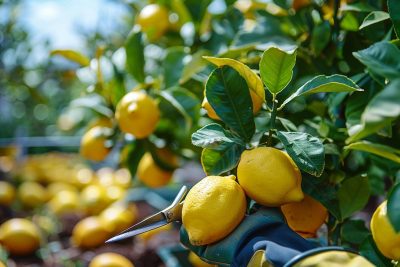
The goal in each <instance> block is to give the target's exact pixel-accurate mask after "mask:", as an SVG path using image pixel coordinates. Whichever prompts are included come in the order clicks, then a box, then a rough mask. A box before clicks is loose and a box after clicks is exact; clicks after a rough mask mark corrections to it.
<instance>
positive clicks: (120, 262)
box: [89, 252, 134, 267]
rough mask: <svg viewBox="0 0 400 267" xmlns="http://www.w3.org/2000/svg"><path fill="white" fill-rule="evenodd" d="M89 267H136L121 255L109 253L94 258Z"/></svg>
mask: <svg viewBox="0 0 400 267" xmlns="http://www.w3.org/2000/svg"><path fill="white" fill-rule="evenodd" d="M89 267H134V265H133V264H132V263H131V262H130V261H129V260H128V259H127V258H125V257H124V256H122V255H120V254H117V253H112V252H107V253H102V254H99V255H97V256H96V257H94V258H93V259H92V261H91V262H90V264H89Z"/></svg>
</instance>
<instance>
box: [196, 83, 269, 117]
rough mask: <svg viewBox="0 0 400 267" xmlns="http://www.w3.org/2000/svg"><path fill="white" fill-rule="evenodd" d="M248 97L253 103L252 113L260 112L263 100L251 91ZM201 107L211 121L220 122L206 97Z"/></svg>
mask: <svg viewBox="0 0 400 267" xmlns="http://www.w3.org/2000/svg"><path fill="white" fill-rule="evenodd" d="M250 96H251V100H252V102H253V113H254V114H257V113H258V112H259V111H260V109H261V107H262V104H263V102H264V100H263V99H262V98H261V97H260V96H258V95H257V94H256V93H255V92H253V90H250ZM201 107H202V108H204V109H205V110H206V111H207V115H208V117H210V118H211V119H214V120H221V118H220V117H219V116H218V115H217V113H216V112H215V110H214V109H213V107H212V106H211V105H210V103H209V102H208V100H207V98H206V97H204V99H203V103H202V104H201Z"/></svg>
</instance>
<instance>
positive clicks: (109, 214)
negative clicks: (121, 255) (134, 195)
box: [99, 205, 137, 234]
mask: <svg viewBox="0 0 400 267" xmlns="http://www.w3.org/2000/svg"><path fill="white" fill-rule="evenodd" d="M136 217H137V210H136V208H135V207H134V206H132V207H126V206H124V205H112V206H110V207H108V208H107V209H105V210H103V211H102V212H101V213H100V215H99V218H100V220H101V223H102V224H103V225H104V226H105V227H106V228H107V229H108V230H109V231H110V232H111V233H113V234H118V233H120V232H122V231H123V230H125V229H127V228H128V227H129V226H131V225H132V224H133V223H134V222H135V220H136Z"/></svg>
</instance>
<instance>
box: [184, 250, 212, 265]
mask: <svg viewBox="0 0 400 267" xmlns="http://www.w3.org/2000/svg"><path fill="white" fill-rule="evenodd" d="M188 259H189V262H190V263H191V264H192V265H193V266H194V267H215V266H217V265H214V264H209V263H207V262H205V261H203V260H202V259H201V258H200V257H199V256H197V255H196V254H195V253H194V252H193V251H190V253H189V257H188Z"/></svg>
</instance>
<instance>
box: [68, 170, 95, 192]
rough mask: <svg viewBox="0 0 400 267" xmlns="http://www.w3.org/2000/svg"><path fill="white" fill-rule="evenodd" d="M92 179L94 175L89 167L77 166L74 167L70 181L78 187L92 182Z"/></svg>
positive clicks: (93, 179)
mask: <svg viewBox="0 0 400 267" xmlns="http://www.w3.org/2000/svg"><path fill="white" fill-rule="evenodd" d="M94 181H95V175H94V173H93V171H92V170H91V169H89V168H86V167H78V168H76V169H75V175H74V177H73V179H72V183H73V184H74V185H75V186H77V187H78V188H83V187H86V186H88V185H90V184H93V183H94Z"/></svg>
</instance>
